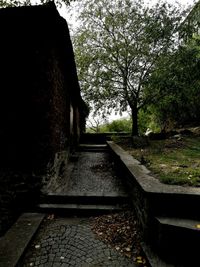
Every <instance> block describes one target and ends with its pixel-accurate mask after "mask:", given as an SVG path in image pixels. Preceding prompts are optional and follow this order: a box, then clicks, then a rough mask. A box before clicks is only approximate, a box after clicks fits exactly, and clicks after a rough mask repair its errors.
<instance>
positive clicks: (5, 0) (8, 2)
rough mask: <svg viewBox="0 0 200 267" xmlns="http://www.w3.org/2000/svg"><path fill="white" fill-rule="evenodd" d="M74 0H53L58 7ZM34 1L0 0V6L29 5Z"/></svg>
mask: <svg viewBox="0 0 200 267" xmlns="http://www.w3.org/2000/svg"><path fill="white" fill-rule="evenodd" d="M73 1H76V0H55V4H56V5H57V6H59V7H61V6H62V5H70V2H73ZM48 2H52V0H40V1H37V4H46V3H48ZM34 4H35V3H34V2H33V1H31V0H0V7H15V6H31V5H34Z"/></svg>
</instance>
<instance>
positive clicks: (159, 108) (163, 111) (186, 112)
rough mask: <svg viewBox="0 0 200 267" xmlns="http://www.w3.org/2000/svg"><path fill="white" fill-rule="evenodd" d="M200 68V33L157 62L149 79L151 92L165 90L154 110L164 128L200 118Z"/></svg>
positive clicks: (196, 120) (192, 121) (197, 120)
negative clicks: (152, 89) (152, 90)
mask: <svg viewBox="0 0 200 267" xmlns="http://www.w3.org/2000/svg"><path fill="white" fill-rule="evenodd" d="M199 69H200V38H199V36H194V37H193V38H192V39H191V40H190V41H189V42H188V43H187V44H186V45H182V46H180V47H179V48H178V49H177V51H176V52H175V53H171V54H170V55H167V56H165V57H163V58H162V59H161V60H160V62H159V64H158V65H157V68H156V70H155V71H154V73H153V75H152V76H151V81H150V82H149V91H150V93H149V95H151V88H152V87H153V88H154V91H155V92H156V91H158V92H164V93H163V94H162V98H161V99H160V101H159V102H156V103H154V104H153V108H152V109H151V110H152V111H153V112H154V113H155V114H156V118H157V120H158V122H159V124H160V125H161V128H162V129H163V130H166V128H172V127H173V126H174V125H185V124H190V123H198V122H199V121H200V76H199ZM147 92H148V90H146V93H147ZM166 92H167V94H166Z"/></svg>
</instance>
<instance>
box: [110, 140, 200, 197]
mask: <svg viewBox="0 0 200 267" xmlns="http://www.w3.org/2000/svg"><path fill="white" fill-rule="evenodd" d="M107 144H108V147H109V148H110V149H111V150H112V152H114V154H115V155H116V156H118V157H119V158H120V160H121V161H122V163H123V164H124V165H125V166H126V168H127V169H128V170H129V172H130V173H131V174H132V175H133V177H134V178H135V179H136V180H137V182H138V183H139V184H140V186H141V187H142V189H143V190H144V191H146V192H147V193H166V194H186V195H198V196H199V197H200V188H196V187H183V186H178V185H167V184H163V183H161V182H160V181H159V180H158V179H156V178H154V177H153V176H152V175H150V171H149V170H148V169H147V168H146V167H145V166H144V165H142V164H141V163H140V162H139V161H138V160H136V159H134V158H133V157H132V156H131V155H129V154H128V153H127V152H126V151H125V150H123V149H122V148H121V147H120V146H118V145H117V144H115V143H114V142H113V141H107Z"/></svg>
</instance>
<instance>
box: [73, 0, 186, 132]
mask: <svg viewBox="0 0 200 267" xmlns="http://www.w3.org/2000/svg"><path fill="white" fill-rule="evenodd" d="M79 17H80V20H81V24H80V26H79V28H78V30H77V32H76V33H75V35H74V47H75V55H76V62H77V66H78V72H79V80H80V83H81V87H82V91H83V96H84V98H85V100H86V101H88V102H90V103H92V104H93V105H94V104H95V107H96V108H97V109H99V108H101V109H103V108H104V109H105V112H106V111H109V110H111V109H113V108H114V109H115V110H117V111H124V110H126V109H127V108H130V109H131V113H132V122H133V123H132V135H138V112H139V110H140V109H141V108H143V107H144V106H146V105H147V104H150V103H151V102H152V101H155V99H157V97H158V95H159V92H158V91H156V92H154V90H153V89H152V90H151V94H149V93H148V94H145V93H144V92H145V88H146V85H147V83H148V80H149V78H150V77H151V74H152V72H153V71H154V69H155V66H156V63H157V61H158V60H159V58H160V57H161V56H162V55H165V54H166V53H168V52H169V51H172V50H173V49H175V41H176V40H177V38H176V34H177V30H178V26H179V24H180V20H181V16H180V11H179V9H178V8H176V7H172V6H171V5H169V4H166V3H163V2H159V3H158V4H156V5H155V6H154V7H149V6H145V5H144V4H142V3H141V1H139V0H135V1H131V0H123V1H122V0H111V1H106V0H85V1H84V3H83V9H82V11H81V13H80V16H79Z"/></svg>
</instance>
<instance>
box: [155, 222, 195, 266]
mask: <svg viewBox="0 0 200 267" xmlns="http://www.w3.org/2000/svg"><path fill="white" fill-rule="evenodd" d="M152 239H153V240H152V241H153V243H154V244H153V246H154V247H155V250H156V251H157V252H158V255H159V256H160V257H161V258H163V259H164V260H166V261H168V262H169V263H174V264H176V266H177V265H178V264H179V265H178V266H188V267H189V266H199V265H200V260H199V247H200V221H196V220H188V219H183V218H169V217H156V218H155V228H154V229H153V230H152ZM181 264H182V265H181Z"/></svg>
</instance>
